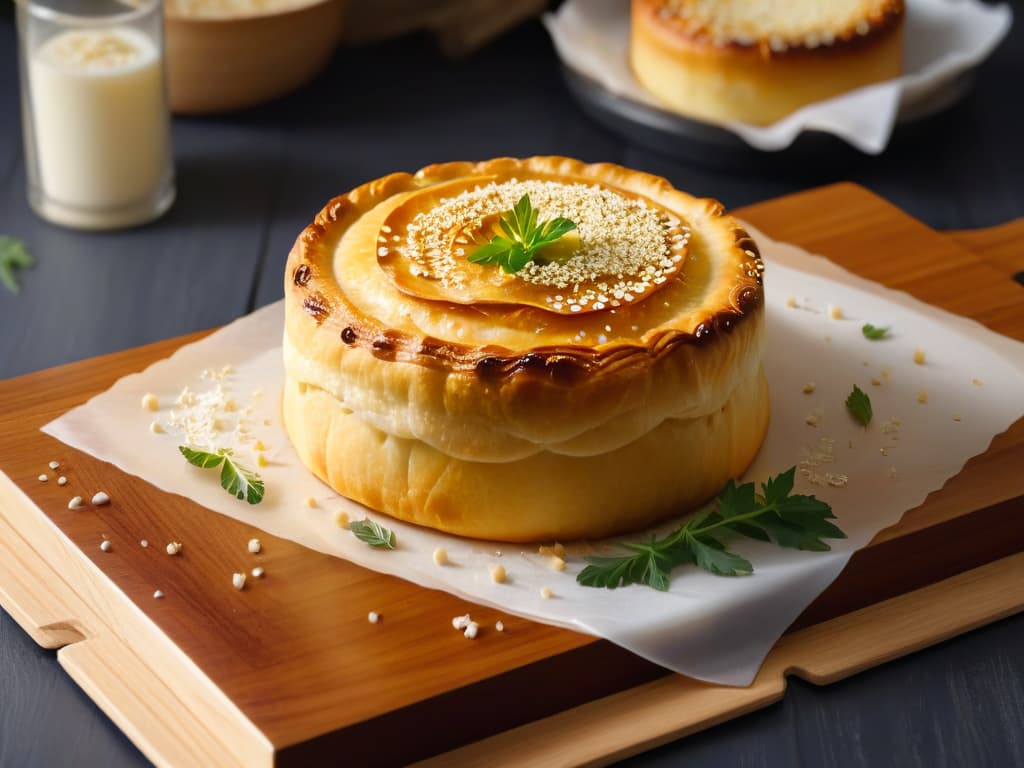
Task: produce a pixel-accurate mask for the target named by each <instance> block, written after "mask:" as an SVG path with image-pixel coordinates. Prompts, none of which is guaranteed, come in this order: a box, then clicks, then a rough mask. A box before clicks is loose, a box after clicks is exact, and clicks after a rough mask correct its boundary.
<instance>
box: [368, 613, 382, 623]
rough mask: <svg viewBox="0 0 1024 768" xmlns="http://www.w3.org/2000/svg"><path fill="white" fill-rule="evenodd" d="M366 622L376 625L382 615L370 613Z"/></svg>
mask: <svg viewBox="0 0 1024 768" xmlns="http://www.w3.org/2000/svg"><path fill="white" fill-rule="evenodd" d="M366 620H367V621H368V622H370V623H371V624H376V623H378V622H379V621H380V614H379V613H377V612H376V611H370V612H369V613H368V614H366Z"/></svg>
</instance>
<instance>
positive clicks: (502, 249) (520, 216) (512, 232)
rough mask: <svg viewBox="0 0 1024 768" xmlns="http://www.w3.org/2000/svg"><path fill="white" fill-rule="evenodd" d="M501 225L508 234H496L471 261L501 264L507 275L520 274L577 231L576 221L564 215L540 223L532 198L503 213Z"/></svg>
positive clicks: (525, 196) (522, 200)
mask: <svg viewBox="0 0 1024 768" xmlns="http://www.w3.org/2000/svg"><path fill="white" fill-rule="evenodd" d="M498 224H499V226H500V227H501V231H502V232H504V233H505V234H504V235H495V236H494V237H493V238H491V240H490V242H488V243H486V244H484V245H482V246H480V247H479V248H477V249H476V250H475V251H473V253H471V254H470V255H469V257H468V258H469V260H470V261H471V262H473V263H474V264H497V265H499V266H500V267H501V268H502V269H503V270H504V271H505V272H506V273H507V274H513V273H515V272H518V271H519V270H521V269H522V268H523V267H525V266H526V265H527V264H529V263H530V262H531V261H532V260H534V259H535V258H537V257H538V256H539V253H538V252H539V251H540V250H541V249H543V248H545V247H547V246H549V245H551V244H552V243H554V242H555V241H556V240H558V239H559V238H560V237H562V236H563V235H565V234H567V233H568V232H571V231H572V230H574V229H576V224H575V222H572V221H570V220H569V219H566V218H564V217H562V216H556V217H555V218H553V219H550V220H549V221H545V222H541V223H540V224H538V223H537V211H536V210H535V209H534V207H533V206H532V205H531V204H530V196H529V195H523V196H522V197H521V198H520V199H519V202H518V203H516V204H515V206H514V207H513V208H512V210H511V211H505V212H504V213H503V214H501V219H500V221H499V222H498Z"/></svg>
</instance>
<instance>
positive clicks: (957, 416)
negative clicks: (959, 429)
mask: <svg viewBox="0 0 1024 768" xmlns="http://www.w3.org/2000/svg"><path fill="white" fill-rule="evenodd" d="M953 421H960V414H959V413H954V414H953Z"/></svg>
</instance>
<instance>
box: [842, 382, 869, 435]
mask: <svg viewBox="0 0 1024 768" xmlns="http://www.w3.org/2000/svg"><path fill="white" fill-rule="evenodd" d="M846 410H848V411H849V412H850V415H851V416H853V418H855V419H856V420H857V421H859V422H860V424H861V426H863V427H866V426H867V425H868V424H870V423H871V417H872V416H873V415H874V414H873V413H872V412H871V398H870V397H868V396H867V395H866V394H864V390H862V389H861V388H860V387H858V386H857V385H856V384H854V385H853V391H852V392H850V396H849V397H847V398H846Z"/></svg>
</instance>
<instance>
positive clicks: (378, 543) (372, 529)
mask: <svg viewBox="0 0 1024 768" xmlns="http://www.w3.org/2000/svg"><path fill="white" fill-rule="evenodd" d="M348 529H349V530H350V531H352V533H353V534H355V537H356V538H357V539H359V540H360V541H362V542H364V543H366V544H369V545H370V546H371V547H377V548H379V549H394V548H395V532H394V531H392V530H391V529H389V528H385V527H384V526H383V525H381V524H380V523H375V522H374V521H373V520H371V519H370V518H368V517H367V518H364V519H363V520H356V521H355V522H353V523H350V524H349V526H348Z"/></svg>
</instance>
